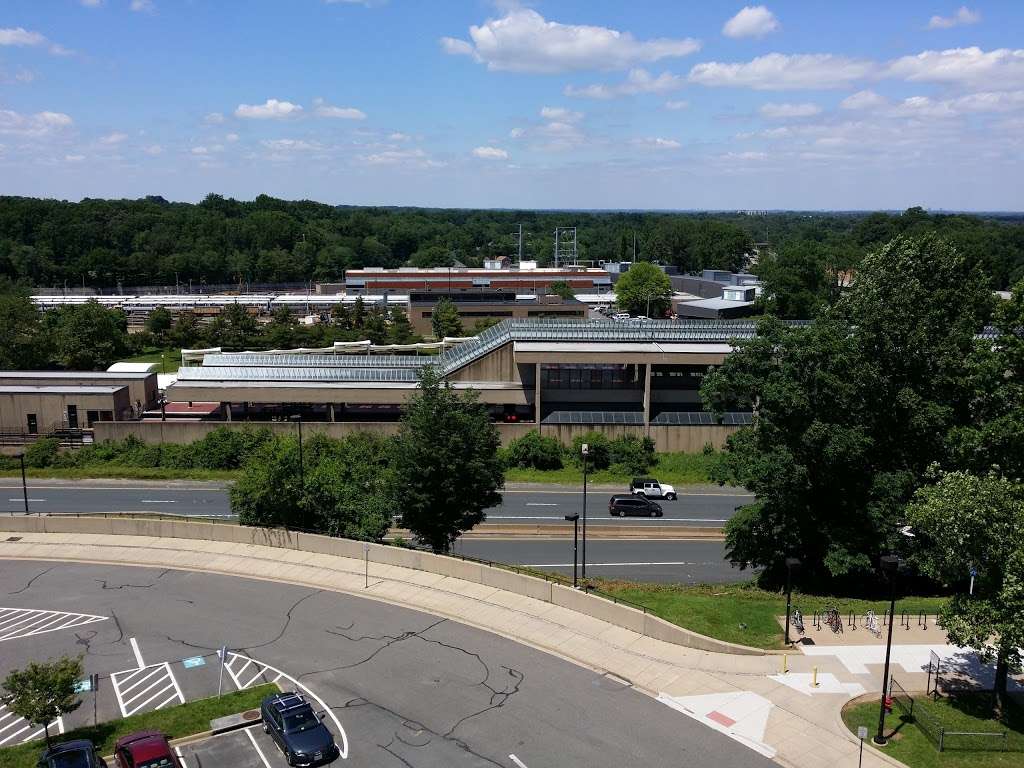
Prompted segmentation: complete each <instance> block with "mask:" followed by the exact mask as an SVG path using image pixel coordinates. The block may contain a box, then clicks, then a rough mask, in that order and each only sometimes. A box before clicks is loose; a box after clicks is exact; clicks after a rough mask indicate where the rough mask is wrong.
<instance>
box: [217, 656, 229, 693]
mask: <svg viewBox="0 0 1024 768" xmlns="http://www.w3.org/2000/svg"><path fill="white" fill-rule="evenodd" d="M217 657H218V658H219V659H220V680H218V681H217V696H218V697H220V695H221V693H222V692H223V690H224V663H225V662H226V661H227V657H228V647H227V646H226V645H222V646H221V647H220V648H218V649H217Z"/></svg>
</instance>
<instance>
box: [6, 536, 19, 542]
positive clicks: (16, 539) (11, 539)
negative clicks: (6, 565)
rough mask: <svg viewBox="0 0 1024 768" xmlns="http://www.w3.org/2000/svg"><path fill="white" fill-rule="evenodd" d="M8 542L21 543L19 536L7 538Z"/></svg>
mask: <svg viewBox="0 0 1024 768" xmlns="http://www.w3.org/2000/svg"><path fill="white" fill-rule="evenodd" d="M7 540H8V541H21V536H8V537H7Z"/></svg>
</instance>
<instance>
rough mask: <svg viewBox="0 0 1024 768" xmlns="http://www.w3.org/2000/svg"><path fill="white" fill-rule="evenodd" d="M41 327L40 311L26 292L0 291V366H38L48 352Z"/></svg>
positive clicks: (15, 367)
mask: <svg viewBox="0 0 1024 768" xmlns="http://www.w3.org/2000/svg"><path fill="white" fill-rule="evenodd" d="M40 330H41V327H40V322H39V312H38V311H37V310H36V308H35V307H34V306H32V300H31V299H30V298H29V296H28V294H27V293H25V292H24V291H15V292H12V293H0V368H4V369H7V370H18V369H28V368H38V367H39V366H40V365H41V364H42V363H43V361H44V360H45V359H46V355H47V353H48V352H49V345H48V344H47V343H46V341H45V339H44V338H43V337H42V336H41V333H40Z"/></svg>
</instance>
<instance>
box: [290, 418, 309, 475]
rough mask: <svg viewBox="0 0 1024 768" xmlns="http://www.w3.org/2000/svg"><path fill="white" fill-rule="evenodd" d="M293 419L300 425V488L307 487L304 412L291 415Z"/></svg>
mask: <svg viewBox="0 0 1024 768" xmlns="http://www.w3.org/2000/svg"><path fill="white" fill-rule="evenodd" d="M291 420H292V421H294V422H295V423H296V424H298V425H299V488H301V489H305V487H306V467H305V464H304V463H303V461H302V414H301V413H300V414H297V415H295V416H292V417H291Z"/></svg>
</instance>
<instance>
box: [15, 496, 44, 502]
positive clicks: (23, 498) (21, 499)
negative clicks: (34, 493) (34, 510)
mask: <svg viewBox="0 0 1024 768" xmlns="http://www.w3.org/2000/svg"><path fill="white" fill-rule="evenodd" d="M24 500H25V497H24V496H19V497H18V498H16V499H8V501H24ZM29 501H35V502H40V501H46V499H29Z"/></svg>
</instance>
